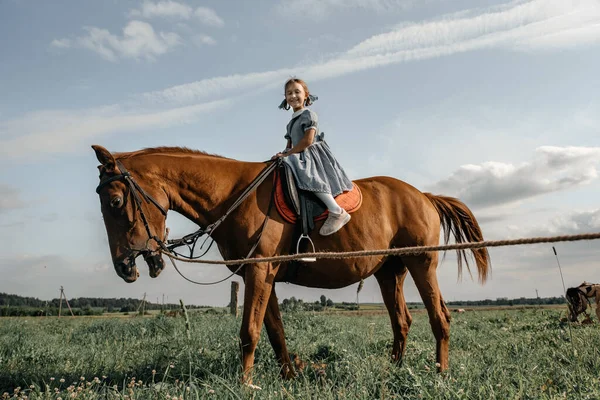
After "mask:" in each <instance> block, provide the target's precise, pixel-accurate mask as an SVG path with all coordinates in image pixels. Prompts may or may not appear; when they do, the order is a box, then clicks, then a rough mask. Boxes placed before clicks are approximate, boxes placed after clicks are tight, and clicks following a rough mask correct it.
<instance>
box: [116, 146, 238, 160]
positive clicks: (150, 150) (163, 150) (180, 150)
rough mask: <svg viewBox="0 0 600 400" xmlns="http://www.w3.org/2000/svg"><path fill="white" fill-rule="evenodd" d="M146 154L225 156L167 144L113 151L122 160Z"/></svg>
mask: <svg viewBox="0 0 600 400" xmlns="http://www.w3.org/2000/svg"><path fill="white" fill-rule="evenodd" d="M148 154H197V155H204V156H210V157H217V158H226V157H223V156H220V155H218V154H210V153H207V152H205V151H202V150H194V149H189V148H187V147H169V146H161V147H147V148H145V149H141V150H136V151H129V152H122V153H113V156H114V157H115V158H116V159H118V160H123V159H127V158H133V157H137V156H143V155H148Z"/></svg>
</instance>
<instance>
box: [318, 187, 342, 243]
mask: <svg viewBox="0 0 600 400" xmlns="http://www.w3.org/2000/svg"><path fill="white" fill-rule="evenodd" d="M315 195H316V196H317V197H318V198H319V199H320V200H321V201H322V202H323V203H325V206H327V209H328V210H329V215H328V216H327V220H325V223H324V224H323V225H322V226H321V229H319V233H320V234H321V235H323V236H328V235H331V234H333V233H335V232H337V231H339V230H340V229H341V228H342V227H343V226H344V225H346V224H347V223H348V221H350V214H348V213H347V212H346V210H344V209H343V208H342V207H340V206H339V205H338V203H336V202H335V199H334V198H333V196H332V195H331V194H329V193H315Z"/></svg>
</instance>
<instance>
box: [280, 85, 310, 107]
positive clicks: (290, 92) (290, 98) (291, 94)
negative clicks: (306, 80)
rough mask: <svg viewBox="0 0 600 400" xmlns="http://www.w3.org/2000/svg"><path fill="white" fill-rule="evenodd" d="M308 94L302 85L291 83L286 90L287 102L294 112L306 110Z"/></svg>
mask: <svg viewBox="0 0 600 400" xmlns="http://www.w3.org/2000/svg"><path fill="white" fill-rule="evenodd" d="M305 100H306V92H305V91H304V88H303V87H302V85H301V84H299V83H296V82H290V83H289V84H288V85H287V87H286V88H285V101H287V103H288V104H289V105H290V107H292V110H294V111H298V110H301V109H303V108H304V101H305Z"/></svg>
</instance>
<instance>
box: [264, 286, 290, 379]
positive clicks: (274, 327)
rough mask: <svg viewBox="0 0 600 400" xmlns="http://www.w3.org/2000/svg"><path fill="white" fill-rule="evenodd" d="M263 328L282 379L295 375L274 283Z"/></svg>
mask: <svg viewBox="0 0 600 400" xmlns="http://www.w3.org/2000/svg"><path fill="white" fill-rule="evenodd" d="M265 328H267V334H268V335H269V341H270V342H271V346H272V347H273V351H275V356H276V357H277V361H279V365H280V367H281V371H280V372H281V376H282V377H283V378H284V379H291V378H293V377H294V376H295V373H294V369H293V367H292V362H291V359H290V355H289V353H288V350H287V346H286V344H285V333H284V331H283V321H282V320H281V313H280V312H279V304H278V303H277V295H276V294H275V284H273V290H272V291H271V296H270V297H269V304H268V306H267V312H266V313H265Z"/></svg>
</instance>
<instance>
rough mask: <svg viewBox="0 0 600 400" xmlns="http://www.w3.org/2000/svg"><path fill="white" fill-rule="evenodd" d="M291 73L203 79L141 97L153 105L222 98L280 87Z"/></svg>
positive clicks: (268, 72)
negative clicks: (260, 88) (238, 93)
mask: <svg viewBox="0 0 600 400" xmlns="http://www.w3.org/2000/svg"><path fill="white" fill-rule="evenodd" d="M293 71H294V70H293V69H281V70H275V71H266V72H257V73H248V74H239V75H238V74H235V75H229V76H222V77H216V78H209V79H203V80H201V81H196V82H192V83H187V84H184V85H178V86H173V87H170V88H168V89H165V90H160V91H155V92H148V93H143V94H141V97H142V98H143V99H145V100H147V101H150V102H153V103H155V102H167V103H176V104H178V103H187V102H193V101H198V100H200V99H205V98H211V97H214V96H224V95H228V94H232V93H234V92H240V91H251V90H256V88H258V87H262V88H266V87H272V86H273V85H279V86H281V82H282V81H283V80H284V79H286V78H288V77H289V76H291V75H293ZM282 90H283V89H282Z"/></svg>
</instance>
